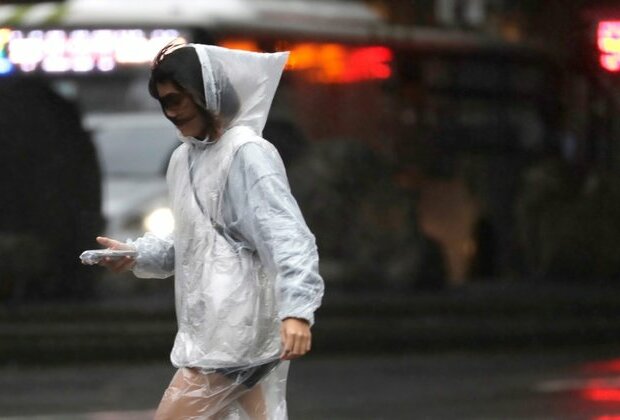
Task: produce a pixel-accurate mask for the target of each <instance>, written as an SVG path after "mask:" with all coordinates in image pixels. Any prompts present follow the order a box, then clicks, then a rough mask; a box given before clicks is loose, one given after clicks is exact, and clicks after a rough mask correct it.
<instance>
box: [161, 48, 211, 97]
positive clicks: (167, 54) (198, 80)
mask: <svg viewBox="0 0 620 420" xmlns="http://www.w3.org/2000/svg"><path fill="white" fill-rule="evenodd" d="M162 82H172V83H174V84H175V85H176V86H177V88H179V89H180V90H182V91H185V92H188V93H189V94H190V95H191V96H192V98H193V99H194V102H196V103H197V104H198V105H199V106H201V107H202V108H203V109H206V108H207V107H206V101H205V93H204V83H203V80H202V69H201V66H200V60H199V59H198V54H196V50H195V49H193V48H188V47H187V46H186V45H183V44H178V43H170V44H168V45H166V46H165V47H164V48H162V49H161V51H159V53H157V56H156V57H155V59H154V60H153V64H152V65H151V78H150V79H149V93H150V94H151V96H152V97H153V98H155V99H157V100H159V94H158V92H157V84H158V83H162Z"/></svg>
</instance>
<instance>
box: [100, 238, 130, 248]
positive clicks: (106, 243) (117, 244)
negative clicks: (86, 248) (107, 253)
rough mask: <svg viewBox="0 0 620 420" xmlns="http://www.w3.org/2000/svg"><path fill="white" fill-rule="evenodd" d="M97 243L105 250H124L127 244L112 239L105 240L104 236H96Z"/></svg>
mask: <svg viewBox="0 0 620 420" xmlns="http://www.w3.org/2000/svg"><path fill="white" fill-rule="evenodd" d="M97 242H99V244H100V245H103V246H105V247H106V248H110V249H125V248H127V244H124V243H122V242H119V241H116V240H114V239H110V238H106V237H105V236H97Z"/></svg>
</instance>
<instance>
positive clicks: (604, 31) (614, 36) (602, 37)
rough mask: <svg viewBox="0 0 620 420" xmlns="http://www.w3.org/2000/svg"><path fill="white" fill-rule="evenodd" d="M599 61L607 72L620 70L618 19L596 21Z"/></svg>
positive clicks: (619, 30) (619, 28) (619, 27)
mask: <svg viewBox="0 0 620 420" xmlns="http://www.w3.org/2000/svg"><path fill="white" fill-rule="evenodd" d="M597 45H598V50H599V63H600V65H601V67H602V68H604V69H605V70H607V71H609V72H620V20H618V21H602V22H599V23H598V30H597Z"/></svg>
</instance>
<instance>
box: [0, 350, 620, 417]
mask: <svg viewBox="0 0 620 420" xmlns="http://www.w3.org/2000/svg"><path fill="white" fill-rule="evenodd" d="M616 356H617V357H620V348H618V349H612V348H605V349H600V348H598V349H596V350H588V349H580V350H575V349H573V350H557V349H556V350H541V351H534V350H528V351H518V352H505V351H504V352H489V353H484V352H475V353H474V352H467V353H441V354H433V355H431V354H399V355H389V356H354V357H353V356H352V357H345V356H338V357H334V356H331V357H320V356H319V355H316V354H315V355H313V356H310V357H307V358H306V359H302V360H299V361H296V362H294V363H293V365H292V367H291V371H290V376H289V387H288V403H289V415H290V418H291V419H592V420H614V419H615V420H619V419H620V362H619V361H617V360H616V359H615V357H616ZM173 371H174V369H173V368H172V367H170V366H169V365H168V364H167V363H166V362H165V361H162V363H156V364H153V363H149V364H142V365H120V364H105V365H104V364H102V365H81V366H64V367H41V368H36V367H29V368H24V367H4V368H1V369H0V418H1V419H3V420H5V419H29V420H33V419H39V420H57V419H58V420H62V419H66V420H114V419H128V420H143V419H150V418H152V415H153V410H154V409H155V407H156V406H157V403H158V401H159V398H160V396H161V393H162V391H163V389H164V388H165V387H166V385H167V383H168V381H169V380H170V378H171V376H172V374H173Z"/></svg>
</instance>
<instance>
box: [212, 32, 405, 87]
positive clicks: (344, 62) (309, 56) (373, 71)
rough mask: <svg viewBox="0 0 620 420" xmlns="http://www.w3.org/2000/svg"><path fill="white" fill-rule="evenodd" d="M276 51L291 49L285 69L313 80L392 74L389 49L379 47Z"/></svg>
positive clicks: (231, 44) (282, 46) (249, 47)
mask: <svg viewBox="0 0 620 420" xmlns="http://www.w3.org/2000/svg"><path fill="white" fill-rule="evenodd" d="M220 45H221V46H223V47H227V48H235V49H241V50H246V51H260V48H259V47H258V44H257V43H256V42H255V41H252V40H224V41H222V42H220ZM277 49H278V50H279V51H284V50H287V51H290V56H289V60H288V63H287V65H286V70H288V71H295V72H303V74H304V76H305V77H306V78H307V79H308V80H309V81H311V82H314V83H325V84H329V83H333V84H338V83H356V82H362V81H368V80H384V79H388V78H389V77H390V76H391V75H392V69H391V67H390V63H391V61H392V58H393V53H392V51H391V50H390V49H389V48H387V47H382V46H364V47H357V46H355V47H353V46H347V45H342V44H335V43H296V44H295V43H279V44H278V45H277Z"/></svg>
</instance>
